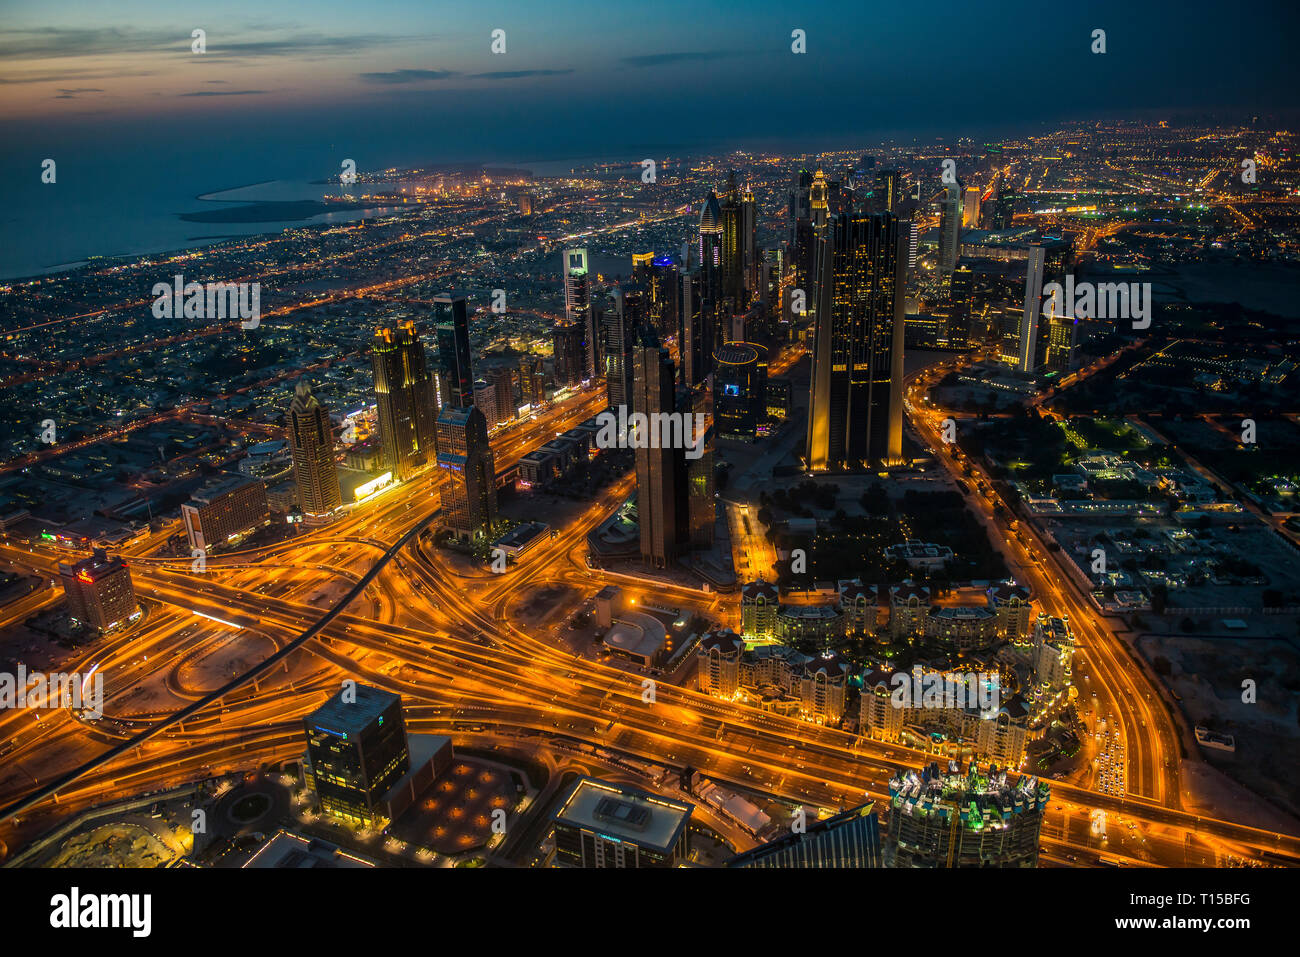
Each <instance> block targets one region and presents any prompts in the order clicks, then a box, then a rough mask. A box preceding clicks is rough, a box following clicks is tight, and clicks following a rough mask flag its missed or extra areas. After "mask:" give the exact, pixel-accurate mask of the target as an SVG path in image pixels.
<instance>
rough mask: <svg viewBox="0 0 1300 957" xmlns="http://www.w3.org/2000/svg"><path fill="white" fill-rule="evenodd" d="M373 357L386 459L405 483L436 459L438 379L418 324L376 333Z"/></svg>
mask: <svg viewBox="0 0 1300 957" xmlns="http://www.w3.org/2000/svg"><path fill="white" fill-rule="evenodd" d="M371 359H372V361H373V363H374V370H375V398H376V400H377V403H378V406H379V441H380V444H381V445H382V447H383V450H384V459H385V461H386V463H387V465H388V467H389V468H391V469H392V470H393V472H394V474H395V475H396V477H397V478H398V479H399V480H401V479H405V478H408V477H409V476H410V475H411V474H412V473H413V472H414V471H415V470H416V469H418V468H419V467H420V466H422V465H426V464H428V463H429V462H431V461H432V457H433V453H434V442H435V435H436V434H437V433H436V427H435V425H434V398H433V393H434V389H433V380H432V379H431V378H430V377H429V370H428V368H427V367H426V365H425V362H424V346H423V345H422V344H421V343H420V337H419V335H418V334H417V333H416V331H415V324H414V323H412V322H405V323H403V324H402V325H400V326H399V327H398V328H397V329H395V330H394V329H388V328H385V329H380V330H379V331H377V332H376V333H375V341H374V345H373V347H372V349H371Z"/></svg>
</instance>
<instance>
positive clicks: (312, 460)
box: [288, 379, 343, 519]
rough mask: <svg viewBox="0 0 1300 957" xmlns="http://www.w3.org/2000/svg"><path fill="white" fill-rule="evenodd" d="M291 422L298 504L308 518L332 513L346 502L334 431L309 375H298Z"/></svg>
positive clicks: (291, 442) (290, 415)
mask: <svg viewBox="0 0 1300 957" xmlns="http://www.w3.org/2000/svg"><path fill="white" fill-rule="evenodd" d="M288 426H289V448H290V450H291V452H292V455H293V477H294V480H295V481H296V482H297V485H298V505H299V507H300V508H301V509H302V511H303V515H305V516H306V517H307V518H308V519H320V518H323V517H325V516H328V515H332V514H333V513H334V511H335V510H336V509H337V508H338V507H339V506H340V505H341V504H343V498H342V494H341V493H340V491H339V474H338V465H337V463H336V462H335V460H334V433H333V429H332V428H331V427H330V417H329V412H328V410H326V408H325V407H324V406H323V405H321V404H320V402H319V401H318V400H317V398H316V397H315V396H314V395H312V392H311V385H310V384H308V382H307V380H306V379H299V380H298V384H297V385H296V386H295V387H294V390H293V402H291V403H290V405H289V416H288Z"/></svg>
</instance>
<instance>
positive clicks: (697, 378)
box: [677, 269, 713, 386]
mask: <svg viewBox="0 0 1300 957" xmlns="http://www.w3.org/2000/svg"><path fill="white" fill-rule="evenodd" d="M703 290H704V280H703V277H702V276H701V274H700V270H699V269H692V270H690V271H689V272H688V271H686V270H682V273H681V297H680V298H679V299H678V305H677V307H678V310H679V311H678V323H677V349H678V354H679V355H680V356H681V360H682V383H683V384H684V385H688V386H696V385H699V384H700V383H701V382H703V381H704V378H705V376H707V375H708V374H709V368H710V359H711V358H712V355H713V352H712V346H711V339H712V336H710V335H709V332H710V330H711V324H710V319H709V316H708V313H707V312H706V308H705V304H704V291H703Z"/></svg>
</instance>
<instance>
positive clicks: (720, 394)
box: [713, 342, 767, 442]
mask: <svg viewBox="0 0 1300 957" xmlns="http://www.w3.org/2000/svg"><path fill="white" fill-rule="evenodd" d="M766 416H767V349H765V348H764V347H763V346H760V345H757V344H755V343H751V342H729V343H727V344H726V345H723V346H718V348H717V351H716V352H715V353H714V356H713V424H714V425H715V426H716V427H717V430H718V435H719V436H720V437H721V438H724V439H735V440H738V441H741V442H753V441H754V439H755V438H756V437H757V435H758V424H759V422H761V421H762V420H763V419H764V418H766Z"/></svg>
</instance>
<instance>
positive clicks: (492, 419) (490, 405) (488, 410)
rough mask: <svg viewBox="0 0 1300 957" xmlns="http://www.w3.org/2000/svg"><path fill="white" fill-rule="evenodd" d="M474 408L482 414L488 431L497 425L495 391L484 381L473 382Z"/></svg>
mask: <svg viewBox="0 0 1300 957" xmlns="http://www.w3.org/2000/svg"><path fill="white" fill-rule="evenodd" d="M474 407H475V408H477V409H478V410H479V411H480V412H482V413H483V420H484V421H485V422H486V423H487V427H488V428H489V429H491V428H492V427H493V426H494V425H496V424H497V421H498V420H497V390H496V389H495V388H493V386H492V385H491V384H490V383H489V382H487V380H485V379H477V380H475V382H474Z"/></svg>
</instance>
